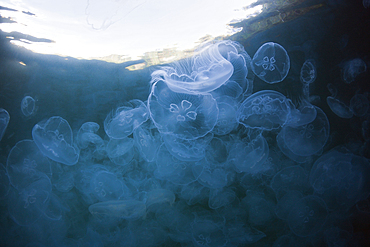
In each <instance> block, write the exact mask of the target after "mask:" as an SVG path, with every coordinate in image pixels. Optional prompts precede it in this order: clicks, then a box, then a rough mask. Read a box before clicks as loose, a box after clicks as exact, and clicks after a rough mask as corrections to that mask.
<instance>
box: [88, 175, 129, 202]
mask: <svg viewBox="0 0 370 247" xmlns="http://www.w3.org/2000/svg"><path fill="white" fill-rule="evenodd" d="M90 184H91V193H92V194H93V195H94V196H95V197H96V198H97V199H98V200H99V201H110V200H118V199H121V198H122V197H127V196H128V194H127V193H128V188H127V187H126V185H124V184H123V181H121V180H119V179H118V178H117V176H116V175H115V174H114V173H111V172H108V171H99V172H96V173H95V174H94V175H93V176H92V178H91V183H90Z"/></svg>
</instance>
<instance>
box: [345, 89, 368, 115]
mask: <svg viewBox="0 0 370 247" xmlns="http://www.w3.org/2000/svg"><path fill="white" fill-rule="evenodd" d="M349 108H350V109H351V111H352V112H353V114H354V115H355V116H357V117H363V116H365V115H366V113H367V111H368V110H369V100H368V99H367V97H366V96H365V95H364V94H356V95H354V96H353V97H352V98H351V101H350V104H349Z"/></svg>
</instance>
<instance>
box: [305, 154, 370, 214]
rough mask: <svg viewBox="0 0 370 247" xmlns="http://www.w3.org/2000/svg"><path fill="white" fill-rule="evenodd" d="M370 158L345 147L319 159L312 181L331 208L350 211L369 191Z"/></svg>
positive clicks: (317, 193) (312, 172)
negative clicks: (355, 153) (358, 154)
mask: <svg viewBox="0 0 370 247" xmlns="http://www.w3.org/2000/svg"><path fill="white" fill-rule="evenodd" d="M369 177H370V164H369V161H368V160H367V159H366V158H364V157H360V156H357V155H354V154H352V153H350V152H349V151H348V150H346V149H342V150H341V149H338V148H337V149H333V150H331V151H329V152H328V153H326V154H324V155H322V156H321V157H320V158H319V159H318V160H316V162H315V164H314V165H313V167H312V169H311V173H310V184H311V186H312V187H313V189H314V190H315V193H316V195H318V196H320V197H321V198H323V199H324V201H325V202H326V204H327V205H328V207H329V209H332V210H336V209H339V210H344V211H345V210H348V209H349V208H350V207H352V206H353V205H355V204H356V203H357V202H358V201H361V200H364V199H366V198H367V197H368V196H369V194H370V179H369Z"/></svg>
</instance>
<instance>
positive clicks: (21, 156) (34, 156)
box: [6, 140, 52, 190]
mask: <svg viewBox="0 0 370 247" xmlns="http://www.w3.org/2000/svg"><path fill="white" fill-rule="evenodd" d="M6 170H7V173H8V175H9V180H10V183H11V184H12V185H13V186H14V188H16V189H18V190H20V189H23V188H25V187H27V186H28V185H30V184H31V183H32V182H34V181H35V180H38V179H40V177H43V176H45V175H48V176H51V173H52V172H51V168H50V162H49V160H48V158H47V157H46V156H44V155H43V153H42V152H41V151H40V150H39V148H38V147H37V146H36V144H35V142H34V141H32V140H23V141H19V142H17V144H15V146H14V147H13V148H12V149H11V150H10V152H9V155H8V160H7V166H6Z"/></svg>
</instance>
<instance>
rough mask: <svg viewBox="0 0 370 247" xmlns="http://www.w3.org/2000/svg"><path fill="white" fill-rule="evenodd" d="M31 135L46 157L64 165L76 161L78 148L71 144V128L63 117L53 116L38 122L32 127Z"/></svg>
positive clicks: (72, 163)
mask: <svg viewBox="0 0 370 247" xmlns="http://www.w3.org/2000/svg"><path fill="white" fill-rule="evenodd" d="M32 137H33V140H34V141H35V143H36V145H37V146H38V148H39V149H40V151H41V153H43V154H44V155H46V156H47V157H48V158H50V159H52V160H54V161H57V162H60V163H63V164H65V165H74V164H76V163H77V161H78V158H79V150H78V149H77V148H76V147H74V145H73V136H72V129H71V127H70V126H69V124H68V122H67V121H66V120H65V119H63V118H61V117H59V116H55V117H51V118H49V119H47V120H43V121H41V122H39V123H38V124H36V125H35V126H34V127H33V129H32Z"/></svg>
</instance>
